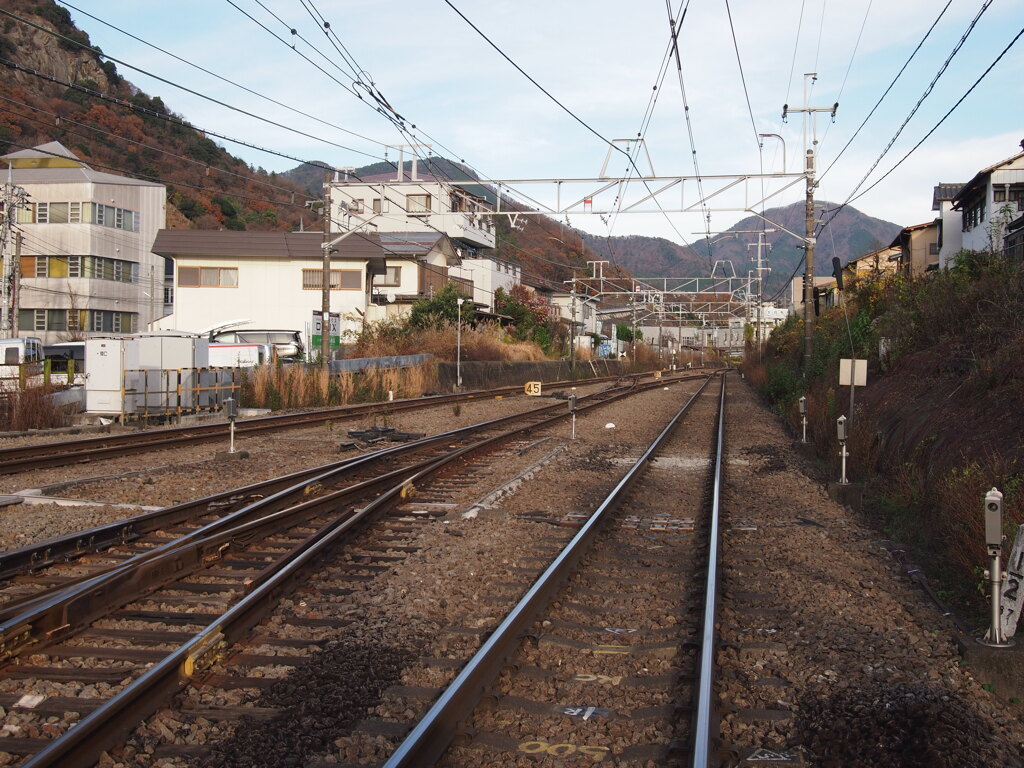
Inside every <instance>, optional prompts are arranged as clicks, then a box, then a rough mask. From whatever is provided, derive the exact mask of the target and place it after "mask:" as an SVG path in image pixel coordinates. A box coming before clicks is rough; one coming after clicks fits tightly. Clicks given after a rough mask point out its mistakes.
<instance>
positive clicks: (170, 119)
mask: <svg viewBox="0 0 1024 768" xmlns="http://www.w3.org/2000/svg"><path fill="white" fill-rule="evenodd" d="M0 64H3V65H4V66H6V67H8V68H10V69H14V70H17V71H18V72H24V73H25V74H28V75H32V76H33V77H37V78H39V79H40V80H46V81H47V82H50V83H54V84H55V85H62V86H64V87H65V88H69V89H72V90H75V91H78V92H79V93H84V94H86V95H87V96H91V97H93V98H96V99H100V100H102V101H105V102H107V103H109V104H115V105H117V106H119V107H122V108H124V109H127V110H129V111H131V112H135V113H137V114H140V115H145V116H146V117H152V118H155V119H157V120H163V121H164V122H167V123H170V124H172V125H176V126H178V127H181V128H187V129H188V130H190V131H196V132H201V133H203V134H204V135H205V136H213V137H214V138H217V139H221V140H222V141H230V142H231V143H233V144H238V145H239V146H242V147H248V148H249V149H255V150H257V151H259V152H265V153H267V154H268V155H274V156H275V157H281V158H284V159H285V160H292V161H294V162H296V163H299V164H300V165H308V166H311V167H314V168H323V167H324V165H323V163H320V162H315V161H309V160H304V159H302V158H300V157H295V156H294V155H289V154H286V153H284V152H279V151H277V150H274V149H269V148H267V147H261V146H259V145H257V144H253V143H251V142H248V141H243V140H242V139H236V138H234V137H232V136H228V135H226V134H223V133H218V132H216V131H213V130H209V129H207V128H200V127H197V126H195V125H193V124H191V123H187V122H185V121H184V120H182V119H180V118H178V117H175V116H173V115H170V114H166V113H163V112H158V111H157V110H154V109H149V108H146V107H143V106H140V105H138V104H135V103H133V102H131V101H126V100H125V99H121V98H118V97H116V96H108V95H107V94H105V93H101V92H100V91H96V90H93V89H92V88H86V87H85V86H83V85H79V84H78V83H71V82H68V81H66V80H61V79H59V78H57V77H54V76H53V75H47V74H45V73H43V72H39V71H38V70H35V69H30V68H28V67H23V66H21V65H20V64H17V63H15V62H13V61H10V60H9V59H4V58H0ZM371 157H374V156H372V155H371ZM374 159H376V160H382V159H383V158H377V157H374Z"/></svg>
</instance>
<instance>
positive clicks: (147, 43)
mask: <svg viewBox="0 0 1024 768" xmlns="http://www.w3.org/2000/svg"><path fill="white" fill-rule="evenodd" d="M63 5H66V6H67V7H68V8H71V9H72V10H74V11H75V12H76V13H80V14H82V15H83V16H87V17H88V18H90V19H93V20H94V21H97V22H99V23H100V24H103V25H104V26H107V27H109V28H110V29H113V30H115V31H117V32H120V33H121V34H122V35H124V36H126V37H129V38H131V39H132V40H135V41H137V42H139V43H142V44H143V45H145V46H148V47H149V48H152V49H154V50H156V51H159V52H160V53H162V54H164V55H165V56H169V57H171V58H172V59H174V60H175V61H179V62H181V63H182V64H186V65H187V66H190V67H192V68H194V69H197V70H199V71H200V72H202V73H203V74H207V75H210V77H214V78H216V79H217V80H220V81H221V82H224V83H227V84H228V85H231V86H234V87H235V88H240V89H241V90H243V91H245V92H246V93H249V94H252V95H253V96H256V97H257V98H260V99H263V100H264V101H267V102H270V103H271V104H274V105H276V106H279V107H283V108H284V109H287V110H288V111H290V112H294V113H295V114H297V115H300V116H302V117H305V118H308V119H310V120H313V121H315V122H318V123H320V124H321V125H324V126H326V127H328V128H333V129H335V130H338V131H341V132H342V133H347V134H349V135H351V136H354V137H356V138H358V139H362V140H364V141H368V142H370V143H371V144H380V145H381V146H384V143H383V142H381V141H379V140H377V139H372V138H370V137H369V136H364V135H363V134H361V133H356V132H355V131H352V130H349V129H348V128H345V127H343V126H340V125H337V124H335V123H331V122H328V121H327V120H324V119H322V118H320V117H317V116H316V115H312V114H310V113H308V112H304V111H303V110H301V109H297V108H295V107H292V106H290V105H288V104H285V103H284V102H282V101H278V100H277V99H273V98H271V97H269V96H267V95H265V94H262V93H260V92H259V91H257V90H254V89H252V88H249V87H248V86H245V85H242V84H241V83H238V82H235V81H234V80H231V79H230V78H227V77H224V76H223V75H219V74H217V73H216V72H213V71H211V70H209V69H207V68H205V67H202V66H200V65H199V64H196V63H195V62H194V61H189V60H188V59H185V58H183V57H181V56H178V55H177V54H175V53H172V52H170V51H168V50H166V49H164V48H161V47H160V46H158V45H155V44H154V43H152V42H150V41H148V40H145V39H143V38H141V37H139V36H137V35H133V34H132V33H131V32H128V31H126V30H124V29H122V28H121V27H118V26H117V25H115V24H111V23H110V22H109V21H106V20H105V19H101V18H100V17H98V16H94V15H93V14H91V13H89V12H87V11H84V10H82V9H81V8H78V7H77V6H75V5H73V4H71V3H69V2H65V3H63ZM101 55H103V56H104V58H106V55H105V54H101Z"/></svg>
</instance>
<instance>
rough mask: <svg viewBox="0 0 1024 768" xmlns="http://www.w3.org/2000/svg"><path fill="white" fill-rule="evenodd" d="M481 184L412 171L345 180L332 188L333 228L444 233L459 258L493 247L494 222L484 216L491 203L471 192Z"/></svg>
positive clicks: (414, 169)
mask: <svg viewBox="0 0 1024 768" xmlns="http://www.w3.org/2000/svg"><path fill="white" fill-rule="evenodd" d="M471 189H477V190H478V191H479V185H474V184H471V183H468V182H451V181H447V180H442V179H437V178H435V177H433V176H430V175H427V176H425V177H421V176H420V175H419V174H418V173H417V170H416V166H415V165H414V166H413V168H412V172H411V173H410V172H406V171H404V170H403V171H401V172H399V171H396V172H395V173H394V174H387V175H381V176H371V177H364V178H361V179H358V180H356V179H349V178H345V177H341V178H335V180H334V181H332V182H331V183H330V190H331V221H332V227H331V228H332V229H335V228H336V229H337V230H338V231H344V230H346V229H350V228H351V229H356V228H358V227H361V226H364V225H365V224H366V223H369V224H372V227H373V229H374V230H375V231H377V232H432V233H434V234H445V235H447V236H448V237H449V238H450V239H451V240H452V242H453V243H454V244H455V245H456V247H457V248H459V249H460V251H461V252H460V253H459V254H458V256H459V258H466V257H470V256H473V255H474V252H475V251H476V249H478V248H493V247H494V244H495V236H494V222H493V221H492V219H491V217H490V216H488V215H486V214H487V212H488V211H490V210H491V206H490V204H488V203H487V201H486V200H484V199H483V198H482V197H479V196H478V195H475V194H473V193H472V192H471V191H470V190H471Z"/></svg>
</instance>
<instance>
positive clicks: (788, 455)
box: [719, 380, 1024, 768]
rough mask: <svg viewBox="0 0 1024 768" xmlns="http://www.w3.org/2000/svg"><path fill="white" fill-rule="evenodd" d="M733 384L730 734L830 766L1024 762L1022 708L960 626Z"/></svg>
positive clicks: (727, 657) (726, 675)
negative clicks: (982, 665)
mask: <svg viewBox="0 0 1024 768" xmlns="http://www.w3.org/2000/svg"><path fill="white" fill-rule="evenodd" d="M732 393H733V398H732V400H731V406H730V408H731V411H730V421H731V423H732V424H733V426H732V427H731V428H730V429H728V431H727V446H728V449H729V452H730V465H729V469H728V471H727V474H726V479H725V480H726V482H725V488H726V490H725V498H724V505H725V509H726V513H727V514H728V516H729V519H730V521H731V523H732V527H731V528H730V529H729V530H728V531H727V533H726V535H725V536H724V549H723V562H724V563H725V576H724V580H723V584H724V600H723V603H724V612H723V616H722V620H721V627H722V643H723V649H722V651H721V653H720V658H719V662H720V665H721V670H722V671H721V675H720V678H719V680H720V685H719V696H720V700H721V702H722V703H723V704H724V705H725V706H727V707H730V708H732V709H734V710H735V711H734V713H732V714H729V715H727V716H726V717H725V720H724V724H723V729H722V732H723V737H724V739H725V741H726V742H727V743H730V744H733V745H735V746H736V748H737V751H738V752H739V753H740V754H741V755H743V754H749V753H751V752H752V751H753V750H756V749H767V750H772V751H776V752H789V753H793V754H799V755H801V756H802V757H803V759H804V760H805V761H806V762H807V764H810V765H817V766H822V768H831V767H832V766H835V767H836V768H838V767H839V766H842V768H860V767H863V768H882V767H888V766H892V767H893V768H896V767H897V766H901V767H902V766H921V767H922V768H924V767H925V766H927V767H928V768H944V767H946V766H948V767H949V768H953V767H954V766H956V767H957V768H969V767H971V766H978V767H979V768H981V766H992V765H999V766H1017V765H1021V761H1020V755H1021V753H1022V748H1024V728H1022V726H1021V723H1020V707H1019V706H1017V707H1011V708H1009V709H1008V708H1007V706H1006V705H1004V704H1002V703H1000V702H999V701H998V700H997V699H996V698H995V697H994V696H993V695H991V694H990V693H988V692H987V691H985V690H983V689H982V686H981V685H980V684H979V683H978V682H977V681H975V680H974V679H973V678H972V677H971V675H970V673H969V671H967V670H966V669H965V668H963V667H961V666H960V665H959V656H958V653H957V650H956V644H955V642H954V641H955V637H954V628H953V626H952V624H951V622H950V621H949V620H948V619H946V618H944V617H943V616H942V615H941V612H940V611H939V610H938V609H937V608H936V607H935V606H934V605H933V604H932V603H931V602H930V601H929V600H927V599H926V597H925V595H924V593H923V592H922V591H921V590H920V588H919V587H918V586H916V585H914V584H913V583H911V581H910V580H909V579H908V578H907V577H906V575H905V573H904V568H903V567H902V566H901V565H900V564H899V563H898V562H896V561H895V560H894V559H893V558H892V557H891V556H890V554H889V551H888V550H887V549H886V547H885V546H883V542H882V540H881V537H880V536H879V534H878V533H877V532H876V531H873V530H871V529H870V528H868V527H866V526H865V525H864V524H863V522H862V521H861V520H860V519H858V517H857V516H856V515H855V514H854V513H852V512H850V511H849V510H848V509H846V508H844V507H843V506H841V505H839V504H837V503H836V502H834V501H832V500H831V499H830V498H829V497H828V495H827V493H826V492H825V489H824V488H823V487H822V485H821V484H820V483H818V482H816V481H814V480H812V479H810V476H809V474H808V473H807V472H806V471H805V470H806V469H807V467H806V465H805V464H804V462H803V459H802V458H801V457H800V456H799V455H798V454H797V453H795V452H794V451H793V450H792V449H791V446H790V444H789V440H788V439H787V438H786V437H785V435H784V433H783V432H782V430H781V428H780V426H779V424H778V423H777V421H776V419H775V418H774V417H772V416H771V415H770V414H769V413H767V412H766V411H765V410H764V408H763V407H762V406H761V405H760V403H759V402H757V401H756V399H755V397H754V395H753V394H752V392H751V391H750V389H749V388H748V387H746V386H745V385H744V384H743V383H742V382H739V381H736V380H733V386H732ZM741 425H742V426H741ZM758 711H762V712H763V711H767V712H770V713H772V717H771V718H768V717H764V716H761V717H759V716H758ZM744 764H746V763H744ZM751 764H753V763H751Z"/></svg>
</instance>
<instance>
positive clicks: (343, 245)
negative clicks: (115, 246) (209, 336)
mask: <svg viewBox="0 0 1024 768" xmlns="http://www.w3.org/2000/svg"><path fill="white" fill-rule="evenodd" d="M323 240H324V238H323V235H322V234H320V233H319V232H238V231H234V230H213V229H161V230H160V231H159V232H158V233H157V235H156V241H155V242H154V243H153V249H152V250H153V253H155V254H158V255H160V256H171V257H176V256H243V257H244V256H251V257H264V256H285V257H287V258H290V259H319V258H322V257H323ZM334 247H335V248H336V249H337V253H336V254H334V255H333V258H338V259H369V258H374V257H376V258H382V257H383V255H384V253H383V250H382V248H381V244H380V239H379V238H378V237H377V235H376V234H358V235H352V236H350V237H346V238H345V239H344V240H342V241H341V242H339V243H337V244H336V245H335V246H334Z"/></svg>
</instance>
